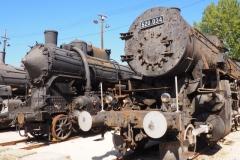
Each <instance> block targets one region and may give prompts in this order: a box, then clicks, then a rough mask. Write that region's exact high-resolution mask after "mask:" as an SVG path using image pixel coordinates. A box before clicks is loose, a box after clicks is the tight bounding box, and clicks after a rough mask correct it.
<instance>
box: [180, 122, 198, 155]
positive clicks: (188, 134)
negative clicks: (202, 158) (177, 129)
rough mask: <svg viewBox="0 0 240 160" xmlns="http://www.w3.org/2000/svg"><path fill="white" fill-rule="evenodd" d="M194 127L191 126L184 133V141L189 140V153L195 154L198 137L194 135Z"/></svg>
mask: <svg viewBox="0 0 240 160" xmlns="http://www.w3.org/2000/svg"><path fill="white" fill-rule="evenodd" d="M193 129H194V126H193V125H192V124H189V125H188V126H187V128H186V129H185V130H184V131H183V140H188V142H189V146H188V151H191V152H195V151H196V146H197V137H196V136H194V135H193V134H192V131H193Z"/></svg>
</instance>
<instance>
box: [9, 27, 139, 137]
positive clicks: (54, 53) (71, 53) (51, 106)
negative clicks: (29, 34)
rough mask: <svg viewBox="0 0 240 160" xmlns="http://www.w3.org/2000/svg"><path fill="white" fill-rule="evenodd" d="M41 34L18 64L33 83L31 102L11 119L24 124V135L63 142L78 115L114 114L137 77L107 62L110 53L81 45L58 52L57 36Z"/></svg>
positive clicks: (73, 44)
mask: <svg viewBox="0 0 240 160" xmlns="http://www.w3.org/2000/svg"><path fill="white" fill-rule="evenodd" d="M44 34H45V44H36V45H35V46H33V47H31V50H30V51H29V52H28V53H27V55H26V56H25V57H24V58H23V59H22V63H23V65H24V67H25V70H26V72H27V76H28V79H29V82H30V83H31V87H30V94H29V95H30V98H29V99H28V100H27V101H26V103H25V105H19V106H18V107H16V108H15V109H14V110H12V111H10V113H9V115H10V116H11V117H17V124H19V125H22V126H23V125H24V127H25V134H24V135H27V133H30V134H31V135H33V136H35V137H39V136H44V135H48V137H49V140H51V138H52V137H53V138H55V139H57V140H65V139H67V138H68V137H69V135H70V134H71V132H72V130H74V129H73V125H74V124H75V123H76V124H77V121H78V119H79V115H80V113H81V112H82V111H84V110H85V111H88V112H90V113H91V114H96V113H97V112H99V111H103V110H111V109H113V110H118V109H119V102H118V98H121V97H124V95H123V92H121V90H122V89H124V88H126V87H127V86H128V79H136V78H138V79H139V78H141V77H140V76H137V75H136V74H135V73H134V72H133V71H132V70H131V69H129V67H127V66H123V65H120V64H118V63H117V62H116V61H114V60H110V53H111V52H110V50H103V49H99V48H96V47H94V46H92V44H91V43H89V44H87V43H86V42H85V41H80V40H74V41H72V42H70V43H69V44H62V45H61V46H60V47H58V46H57V35H58V32H57V31H54V30H46V31H45V32H44ZM120 79H122V80H123V79H124V82H122V83H119V80H120Z"/></svg>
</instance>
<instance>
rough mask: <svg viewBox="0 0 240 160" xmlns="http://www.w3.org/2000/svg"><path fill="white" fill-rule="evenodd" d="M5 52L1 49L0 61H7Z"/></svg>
mask: <svg viewBox="0 0 240 160" xmlns="http://www.w3.org/2000/svg"><path fill="white" fill-rule="evenodd" d="M5 54H6V53H5V52H4V51H0V63H5Z"/></svg>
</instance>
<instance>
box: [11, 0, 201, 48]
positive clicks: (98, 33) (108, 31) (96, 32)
mask: <svg viewBox="0 0 240 160" xmlns="http://www.w3.org/2000/svg"><path fill="white" fill-rule="evenodd" d="M166 1H169V0H166ZM203 1H205V0H200V1H197V2H194V3H191V4H188V5H186V6H183V7H180V9H184V8H187V7H190V6H193V5H195V4H198V3H201V2H203ZM148 2H149V1H148ZM113 11H114V10H113ZM115 11H117V10H115ZM108 12H111V11H108ZM104 13H107V12H104ZM89 17H92V16H89ZM86 19H87V18H86ZM91 21H92V19H91ZM130 25H131V24H127V25H123V26H120V27H116V28H113V29H108V30H105V31H104V32H110V31H113V30H117V29H120V28H123V27H127V26H130ZM40 34H42V32H41V33H40ZM97 34H100V32H95V33H90V34H85V35H79V36H74V37H67V38H62V39H59V40H67V39H74V38H80V37H86V36H92V35H97ZM24 44H29V43H24ZM12 45H23V43H22V44H12Z"/></svg>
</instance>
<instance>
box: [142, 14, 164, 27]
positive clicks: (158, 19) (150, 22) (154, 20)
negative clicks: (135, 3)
mask: <svg viewBox="0 0 240 160" xmlns="http://www.w3.org/2000/svg"><path fill="white" fill-rule="evenodd" d="M159 24H163V16H159V17H155V18H151V19H148V20H146V21H143V22H141V29H144V28H148V27H152V26H156V25H159Z"/></svg>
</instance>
